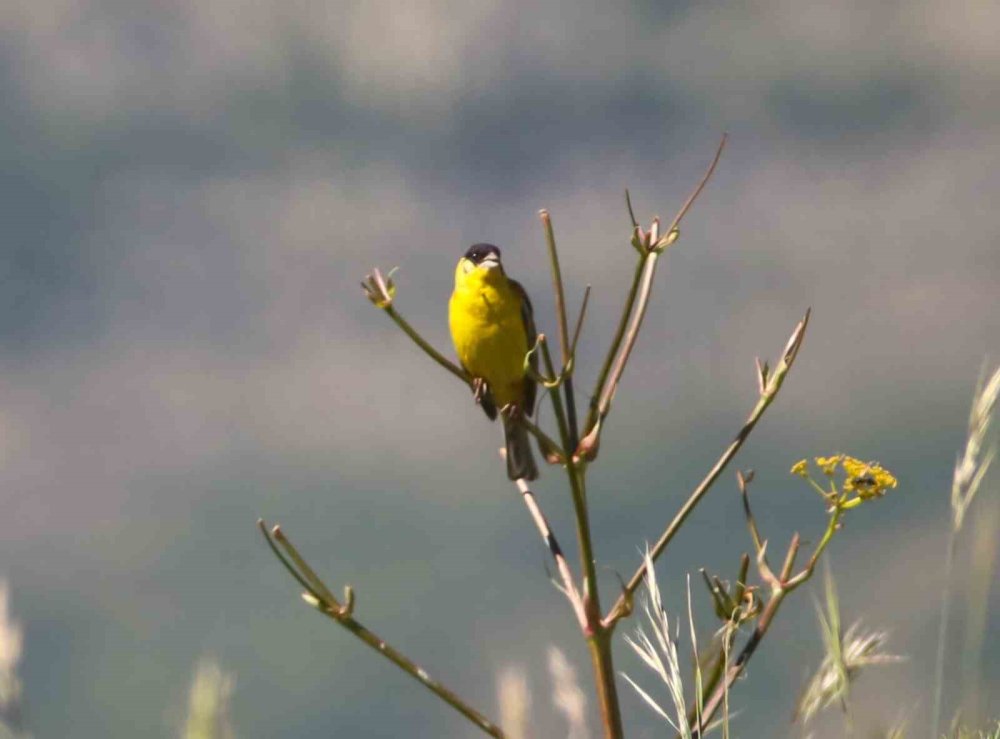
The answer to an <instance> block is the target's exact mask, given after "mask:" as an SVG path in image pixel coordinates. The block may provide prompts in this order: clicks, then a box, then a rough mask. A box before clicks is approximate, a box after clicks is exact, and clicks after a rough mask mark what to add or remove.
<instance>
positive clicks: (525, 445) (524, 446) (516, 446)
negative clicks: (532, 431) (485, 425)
mask: <svg viewBox="0 0 1000 739" xmlns="http://www.w3.org/2000/svg"><path fill="white" fill-rule="evenodd" d="M503 437H504V441H505V442H506V444H507V477H509V478H510V479H511V480H520V479H522V478H523V479H525V480H535V479H537V478H538V465H536V464H535V456H534V454H532V452H531V439H530V437H529V436H528V430H527V429H526V428H524V426H523V424H520V423H518V422H517V420H515V419H512V418H508V417H507V416H504V417H503Z"/></svg>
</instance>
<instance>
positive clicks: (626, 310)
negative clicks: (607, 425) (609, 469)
mask: <svg viewBox="0 0 1000 739" xmlns="http://www.w3.org/2000/svg"><path fill="white" fill-rule="evenodd" d="M648 256H649V255H648V254H643V255H641V256H640V257H639V259H638V261H637V262H636V265H635V274H634V275H632V285H631V286H630V287H629V291H628V297H626V298H625V306H624V307H623V308H622V314H621V318H619V319H618V328H616V329H615V335H614V338H613V339H611V346H610V347H609V348H608V354H607V356H606V357H605V358H604V364H603V365H602V366H601V371H600V373H599V374H598V375H597V382H596V383H595V384H594V392H593V394H592V395H591V398H590V412H589V413H588V414H587V422H586V423H585V424H584V425H583V428H584V433H585V434H589V433H590V432H591V430H592V429H593V428H594V424H595V423H597V419H598V406H599V402H600V399H601V395H602V392H603V390H604V383H605V382H607V379H608V374H610V372H611V366H612V365H613V364H614V362H615V357H617V356H618V349H619V348H621V344H622V339H623V338H624V337H625V330H626V329H627V328H628V319H629V318H630V317H631V316H632V307H633V306H634V305H635V297H636V295H638V294H639V283H640V282H641V281H642V273H643V272H644V271H645V269H646V259H647V258H648Z"/></svg>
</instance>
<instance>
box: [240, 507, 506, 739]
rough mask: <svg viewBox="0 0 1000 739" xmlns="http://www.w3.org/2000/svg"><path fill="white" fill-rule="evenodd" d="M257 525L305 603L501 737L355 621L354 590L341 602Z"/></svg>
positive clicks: (278, 535)
mask: <svg viewBox="0 0 1000 739" xmlns="http://www.w3.org/2000/svg"><path fill="white" fill-rule="evenodd" d="M257 527H258V528H259V529H260V533H261V534H263V536H264V539H265V540H266V541H267V544H268V546H269V547H271V551H272V552H274V556H275V557H277V558H278V561H279V562H281V564H282V565H283V566H284V567H285V569H286V570H288V572H289V573H290V574H291V575H292V577H294V578H295V579H296V580H297V581H298V583H299V585H301V586H302V587H303V588H304V590H305V592H304V593H303V594H302V599H303V600H305V601H306V603H308V604H309V605H311V606H312V607H313V608H315V609H316V610H317V611H319V612H320V613H322V614H323V615H324V616H327V617H328V618H331V619H333V620H334V621H336V622H337V623H338V624H340V625H341V626H343V627H344V628H345V629H347V630H348V631H350V632H351V633H352V634H354V635H355V636H356V637H358V639H360V640H361V641H363V642H364V643H365V644H367V645H368V646H369V647H371V648H372V649H374V650H375V651H376V652H378V653H379V654H381V655H382V656H383V657H385V658H386V659H387V660H389V661H390V662H392V663H393V664H394V665H396V666H397V667H399V668H400V669H401V670H403V671H404V672H405V673H406V674H407V675H409V676H410V677H412V678H413V679H414V680H416V681H417V682H419V683H420V684H421V685H423V686H424V687H425V688H427V689H428V690H430V691H431V692H432V693H434V694H435V695H436V696H438V697H439V698H440V699H441V700H443V701H444V702H445V703H447V704H448V705H449V706H451V707H452V708H454V709H455V710H456V711H458V712H459V713H461V714H462V715H463V716H465V717H466V718H467V719H468V720H469V721H471V722H472V723H474V724H475V725H476V726H477V727H478V728H479V729H480V730H481V731H483V732H485V733H486V734H489V735H490V736H493V737H498V738H499V739H502V738H503V736H504V733H503V731H502V730H501V729H500V727H499V726H497V725H496V724H494V723H493V722H492V721H490V720H489V719H487V718H486V717H485V716H483V714H481V713H480V712H479V711H477V710H476V709H474V708H472V707H471V706H470V705H469V704H468V703H466V702H465V701H464V700H462V699H461V698H459V697H458V695H457V694H455V693H454V692H453V691H452V690H450V689H448V688H446V687H445V686H444V685H442V684H441V683H439V682H438V681H437V680H434V679H433V678H431V676H430V675H428V674H427V671H426V670H424V669H423V668H422V667H420V665H418V664H417V663H415V662H414V661H413V660H411V659H410V658H409V657H407V656H406V655H404V654H403V653H402V652H400V651H399V650H397V649H395V648H394V647H392V646H391V645H389V644H388V643H386V641H385V640H384V639H382V638H381V637H379V636H378V635H377V634H375V633H374V632H372V631H369V630H368V629H367V628H365V627H364V626H363V625H362V624H361V623H360V622H359V621H357V620H356V619H355V618H354V591H353V590H352V589H351V587H350V586H349V585H348V586H347V587H346V588H344V602H343V603H341V602H340V601H339V600H338V599H337V598H336V597H335V596H334V595H333V593H332V592H331V591H330V589H329V588H328V587H327V586H326V584H325V583H324V582H323V581H322V580H321V579H320V578H319V577H318V576H317V575H316V573H315V572H314V571H313V569H312V568H311V567H310V566H309V564H308V563H307V562H306V561H305V559H303V557H302V555H301V554H299V551H298V550H297V549H296V548H295V547H294V546H293V545H292V542H291V541H289V540H288V537H286V536H285V534H284V532H282V530H281V527H279V526H275V527H273V528H272V529H270V530H268V527H267V524H265V523H264V521H263V519H260V520H258V521H257Z"/></svg>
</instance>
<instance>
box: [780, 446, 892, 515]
mask: <svg viewBox="0 0 1000 739" xmlns="http://www.w3.org/2000/svg"><path fill="white" fill-rule="evenodd" d="M813 459H814V461H815V462H816V466H817V467H819V468H820V470H821V471H822V472H823V474H824V475H826V476H827V477H830V478H832V477H833V476H834V475H835V474H836V473H837V468H840V469H841V470H843V473H844V485H843V490H842V492H841V495H843V496H844V497H843V498H842V499H841V501H840V505H844V506H846V507H847V508H853V507H854V506H856V505H858V504H859V503H860V502H861V501H863V500H871V499H872V498H879V497H881V496H883V495H885V493H886V491H888V490H889V489H890V488H894V487H896V485H897V481H896V478H895V476H894V475H893V474H892V473H891V472H889V471H888V470H887V469H885V468H884V467H882V466H881V465H880V464H879V463H878V462H863V461H861V460H860V459H857V458H855V457H849V456H848V455H846V454H836V455H834V456H832V457H814V458H813ZM790 472H791V473H792V474H793V475H798V476H799V477H802V478H804V479H806V480H811V479H812V478H811V477H810V475H809V460H807V459H800V460H799V461H798V462H796V463H795V464H793V465H792V469H791V470H790ZM812 484H813V486H814V487H816V485H817V484H816V483H815V482H813V483H812ZM831 485H833V482H831ZM819 489H820V488H818V487H817V490H819ZM821 492H822V491H821ZM824 495H826V497H827V498H828V499H830V500H832V499H833V498H831V497H830V496H833V497H836V496H837V490H836V487H835V486H834V487H832V488H831V490H830V491H829V492H828V493H824ZM850 496H853V498H852V499H850V500H848V498H849V497H850Z"/></svg>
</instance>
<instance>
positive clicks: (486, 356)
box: [448, 244, 538, 480]
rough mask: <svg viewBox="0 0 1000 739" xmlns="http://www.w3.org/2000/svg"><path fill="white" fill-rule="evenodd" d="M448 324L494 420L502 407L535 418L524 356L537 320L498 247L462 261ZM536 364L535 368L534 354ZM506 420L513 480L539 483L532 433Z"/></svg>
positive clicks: (478, 247) (481, 248) (483, 247)
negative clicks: (503, 260) (530, 438)
mask: <svg viewBox="0 0 1000 739" xmlns="http://www.w3.org/2000/svg"><path fill="white" fill-rule="evenodd" d="M448 323H449V326H450V327H451V339H452V341H453V342H454V343H455V352H456V353H457V354H458V360H459V362H461V363H462V367H463V368H465V371H466V372H468V373H469V374H470V375H471V376H472V377H473V388H474V390H475V396H476V400H477V402H479V403H480V404H481V405H482V406H483V410H484V411H485V412H486V415H487V416H488V417H489V418H490V420H491V421H492V420H495V419H496V417H497V408H500V409H501V410H503V409H504V408H505V407H506V406H513V407H514V413H515V414H516V413H523V414H525V415H527V416H530V415H531V414H532V412H533V410H534V405H535V391H536V387H535V381H534V380H533V379H531V377H529V376H527V375H526V374H525V371H524V357H525V355H526V354H527V353H528V349H529V348H530V347H531V346H533V345H534V343H535V338H536V336H537V333H536V331H535V321H534V317H533V315H532V310H531V301H530V300H528V294H527V293H526V292H525V291H524V288H523V287H521V285H520V284H519V283H518V282H516V281H514V280H512V279H510V278H508V277H507V274H506V273H505V272H504V269H503V265H502V264H501V263H500V250H499V249H498V248H497V247H495V246H493V245H492V244H475V245H473V246H471V247H469V250H468V251H467V252H465V256H463V257H462V258H461V259H459V260H458V266H457V267H455V290H454V292H453V293H452V294H451V301H450V302H449V303H448ZM531 360H532V361H531V366H532V367H535V362H536V356H535V355H534V354H533V355H532V357H531ZM501 420H502V422H503V432H504V440H505V442H506V446H507V476H508V477H509V478H510V479H511V480H518V479H522V478H523V479H525V480H534V479H535V478H537V477H538V467H537V466H536V465H535V458H534V456H533V455H532V453H531V442H530V440H529V438H528V432H527V430H526V429H525V428H524V426H523V425H522V424H521V423H518V421H517V420H516V418H508V417H507V415H506V414H504V415H502V416H501Z"/></svg>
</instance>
